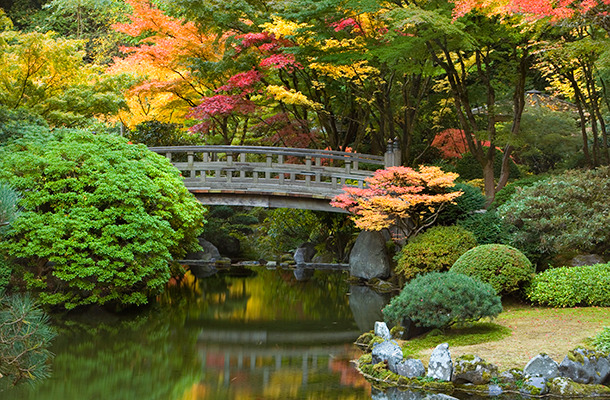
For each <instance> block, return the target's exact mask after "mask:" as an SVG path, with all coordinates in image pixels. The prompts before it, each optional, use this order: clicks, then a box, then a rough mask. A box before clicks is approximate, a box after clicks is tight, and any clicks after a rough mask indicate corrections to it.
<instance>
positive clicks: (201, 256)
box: [184, 238, 220, 261]
mask: <svg viewBox="0 0 610 400" xmlns="http://www.w3.org/2000/svg"><path fill="white" fill-rule="evenodd" d="M197 241H198V242H199V246H201V250H200V251H197V252H195V253H188V254H187V255H186V256H184V259H185V260H201V261H216V260H220V253H219V252H218V249H217V248H216V246H214V245H213V244H212V243H210V242H208V241H207V240H205V239H204V238H197Z"/></svg>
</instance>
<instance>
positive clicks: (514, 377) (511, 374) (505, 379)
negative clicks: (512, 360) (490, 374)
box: [498, 368, 525, 385]
mask: <svg viewBox="0 0 610 400" xmlns="http://www.w3.org/2000/svg"><path fill="white" fill-rule="evenodd" d="M524 378H525V375H524V374H523V371H521V370H520V369H516V368H512V369H509V370H508V371H503V372H501V373H500V374H499V375H498V380H499V381H500V383H503V384H507V385H513V384H515V383H516V382H517V381H519V380H523V379H524Z"/></svg>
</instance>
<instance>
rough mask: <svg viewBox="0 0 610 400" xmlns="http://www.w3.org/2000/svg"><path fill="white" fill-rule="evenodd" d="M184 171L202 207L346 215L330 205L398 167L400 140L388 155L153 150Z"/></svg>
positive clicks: (272, 150) (230, 149)
mask: <svg viewBox="0 0 610 400" xmlns="http://www.w3.org/2000/svg"><path fill="white" fill-rule="evenodd" d="M150 150H152V151H154V152H157V153H159V154H163V155H165V156H166V157H167V158H168V159H169V160H170V161H171V162H172V164H174V166H175V167H176V168H177V169H178V170H180V171H181V173H182V176H183V177H184V184H185V185H186V187H187V188H188V190H189V191H190V192H191V193H193V194H194V195H195V196H196V197H197V199H198V200H199V201H200V202H201V203H203V204H209V205H221V204H224V205H239V206H256V207H268V208H280V207H286V208H301V209H309V210H321V211H331V212H344V211H343V210H342V209H339V208H336V207H331V206H330V204H329V202H330V200H332V198H333V197H334V196H336V195H338V194H340V193H341V192H342V190H341V189H342V188H343V186H345V185H352V186H357V187H364V185H365V182H364V180H365V179H366V178H368V177H370V176H372V175H373V173H374V172H375V171H376V170H377V169H383V168H386V167H390V166H396V165H400V151H399V149H398V145H397V142H393V143H392V142H389V143H388V149H387V151H386V154H385V155H384V156H375V155H370V154H359V153H346V152H341V151H331V150H313V149H299V148H287V147H264V146H170V147H151V148H150Z"/></svg>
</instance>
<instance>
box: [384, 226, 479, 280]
mask: <svg viewBox="0 0 610 400" xmlns="http://www.w3.org/2000/svg"><path fill="white" fill-rule="evenodd" d="M476 245H477V241H476V239H475V237H474V235H473V234H472V233H470V232H469V231H467V230H466V229H464V228H461V227H459V226H437V227H434V228H431V229H429V230H427V231H426V232H424V233H422V234H421V235H417V236H416V237H415V238H413V239H412V240H410V241H409V242H408V243H407V244H406V245H405V246H404V247H403V248H402V249H401V251H400V253H399V254H398V255H397V261H398V265H397V266H396V272H397V273H399V274H401V275H402V276H404V277H405V278H406V279H407V280H410V279H413V278H415V277H416V276H417V275H419V274H425V273H427V272H432V271H447V270H449V268H451V266H452V265H453V263H454V262H455V261H456V260H457V259H458V258H459V257H460V256H461V255H462V254H464V253H465V252H466V251H468V250H470V249H471V248H473V247H474V246H476Z"/></svg>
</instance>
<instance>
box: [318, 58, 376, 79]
mask: <svg viewBox="0 0 610 400" xmlns="http://www.w3.org/2000/svg"><path fill="white" fill-rule="evenodd" d="M309 68H311V69H314V70H316V71H318V72H320V73H322V74H324V75H326V76H329V77H331V78H333V79H368V78H369V77H370V76H372V75H377V74H379V70H378V69H377V68H375V67H371V66H370V65H368V63H367V62H366V61H358V62H356V63H354V64H351V65H334V64H328V63H317V62H315V63H311V64H309Z"/></svg>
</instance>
